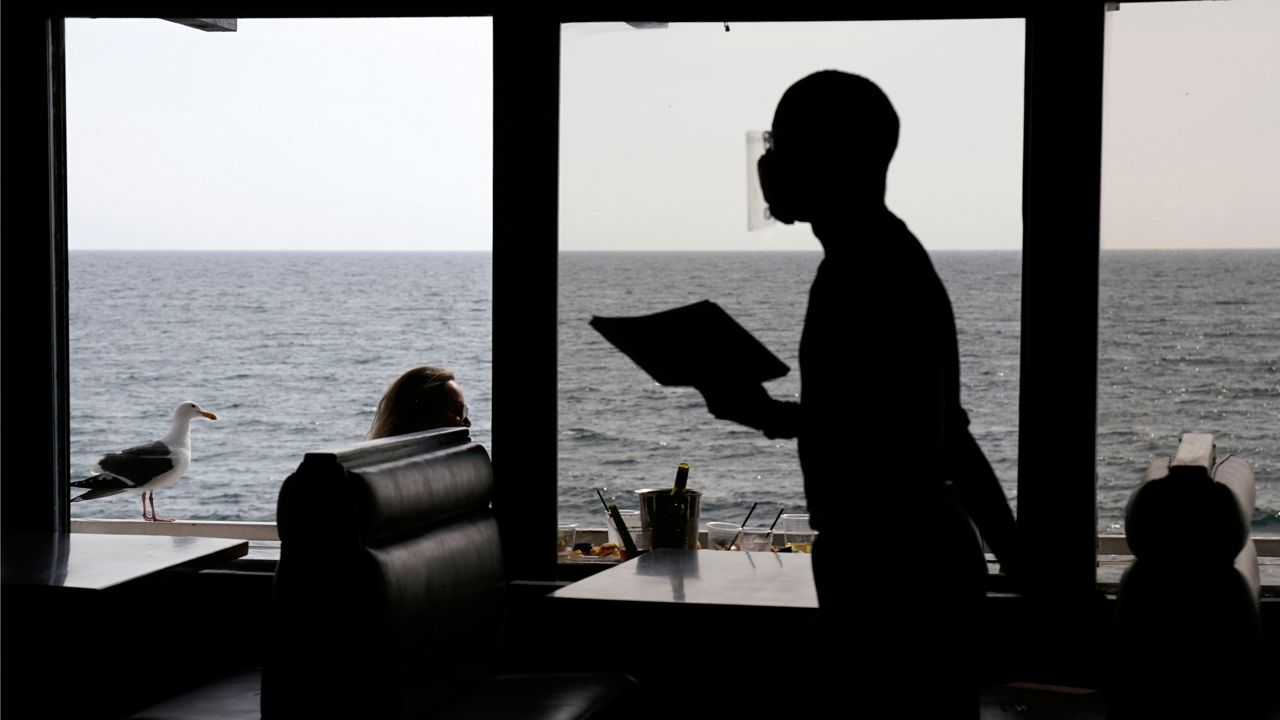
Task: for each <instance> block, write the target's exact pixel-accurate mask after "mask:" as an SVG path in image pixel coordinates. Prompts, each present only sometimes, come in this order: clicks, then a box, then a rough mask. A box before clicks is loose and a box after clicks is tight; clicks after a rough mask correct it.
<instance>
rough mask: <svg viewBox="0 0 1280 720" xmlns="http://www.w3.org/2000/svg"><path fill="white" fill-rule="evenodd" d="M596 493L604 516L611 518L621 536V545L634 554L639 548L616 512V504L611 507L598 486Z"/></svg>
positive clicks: (628, 552) (619, 514)
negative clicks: (602, 506) (602, 507)
mask: <svg viewBox="0 0 1280 720" xmlns="http://www.w3.org/2000/svg"><path fill="white" fill-rule="evenodd" d="M596 495H599V496H600V504H601V505H604V514H605V516H606V517H609V518H612V519H613V524H614V525H616V526H617V528H618V536H619V537H621V538H622V546H623V547H624V548H626V549H627V554H628V555H632V556H634V555H636V554H637V553H638V552H639V550H638V549H637V548H636V542H635V540H632V539H631V531H630V530H629V529H627V523H626V521H625V520H623V519H622V513H620V512H618V506H617V504H614V505H613V507H610V506H609V503H608V502H606V501H605V499H604V493H602V492H600V488H596Z"/></svg>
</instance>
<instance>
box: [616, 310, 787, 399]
mask: <svg viewBox="0 0 1280 720" xmlns="http://www.w3.org/2000/svg"><path fill="white" fill-rule="evenodd" d="M591 327H593V328H595V329H596V331H597V332H599V333H600V334H601V335H603V336H604V337H605V339H606V340H608V341H609V342H611V343H613V344H614V346H616V347H617V348H618V349H619V350H621V351H622V352H623V353H625V354H626V355H627V357H630V358H631V359H632V360H634V361H635V363H636V364H637V365H639V366H640V367H641V368H642V369H643V370H644V371H645V372H647V373H649V375H650V377H652V378H653V379H654V380H656V381H657V382H659V383H661V384H663V385H691V386H695V387H697V386H701V385H709V384H721V383H726V382H728V383H740V382H746V383H763V382H765V381H766V380H773V379H775V378H780V377H782V376H783V375H786V374H787V373H788V372H790V370H791V368H789V367H787V364H786V363H784V362H782V361H781V360H779V359H778V357H777V356H776V355H774V354H773V353H772V352H770V351H769V349H768V348H766V347H765V346H764V345H762V344H760V341H759V340H757V339H756V338H755V336H753V335H752V334H751V333H750V332H747V329H746V328H744V327H742V326H741V325H739V324H738V321H736V320H734V319H733V318H732V317H731V316H730V315H729V313H727V312H725V311H724V308H721V307H720V306H719V305H717V304H715V303H713V302H711V301H710V300H702V301H700V302H696V303H693V304H692V305H685V306H682V307H678V308H672V309H671V310H663V311H662V312H657V313H653V314H652V315H636V316H632V317H600V316H598V315H597V316H593V317H592V318H591Z"/></svg>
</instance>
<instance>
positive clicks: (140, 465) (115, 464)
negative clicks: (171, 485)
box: [71, 440, 174, 490]
mask: <svg viewBox="0 0 1280 720" xmlns="http://www.w3.org/2000/svg"><path fill="white" fill-rule="evenodd" d="M173 468H174V458H173V451H172V449H171V448H170V447H169V446H168V445H165V444H164V443H162V442H160V441H159V440H157V441H155V442H153V443H148V444H146V445H136V446H134V447H131V448H129V449H127V450H121V451H120V452H115V453H109V454H107V455H103V456H102V459H101V460H99V461H98V469H99V470H101V471H102V475H95V476H94V477H92V478H86V479H85V480H80V481H78V482H73V483H71V484H72V485H73V486H75V487H88V488H94V487H97V486H98V485H99V484H100V483H106V482H109V481H108V480H107V479H106V478H110V477H111V476H114V477H115V478H116V479H117V480H122V481H124V482H125V483H132V484H131V485H123V486H117V487H120V489H121V490H128V489H129V488H130V487H141V486H143V485H146V484H147V483H149V482H151V481H152V480H154V479H155V478H156V477H158V476H160V475H163V474H164V473H167V472H169V471H170V470H172V469H173ZM96 478H104V479H103V480H100V481H98V483H95V484H82V483H89V481H91V480H95V479H96ZM113 484H114V483H113ZM103 489H110V488H109V487H104V488H103Z"/></svg>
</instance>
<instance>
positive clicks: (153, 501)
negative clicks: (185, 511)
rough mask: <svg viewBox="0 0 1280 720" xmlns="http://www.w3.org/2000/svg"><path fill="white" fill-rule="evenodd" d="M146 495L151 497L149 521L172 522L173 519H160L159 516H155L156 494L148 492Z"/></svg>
mask: <svg viewBox="0 0 1280 720" xmlns="http://www.w3.org/2000/svg"><path fill="white" fill-rule="evenodd" d="M147 494H148V495H150V496H151V519H152V521H154V522H173V518H162V517H160V516H159V515H156V494H155V493H153V492H149V493H147Z"/></svg>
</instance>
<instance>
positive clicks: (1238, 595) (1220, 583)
mask: <svg viewBox="0 0 1280 720" xmlns="http://www.w3.org/2000/svg"><path fill="white" fill-rule="evenodd" d="M1254 492H1255V488H1254V479H1253V473H1252V471H1250V469H1249V466H1248V465H1247V464H1245V463H1244V462H1243V461H1242V460H1240V459H1238V458H1234V457H1228V458H1226V459H1224V460H1222V461H1221V462H1217V461H1216V460H1215V447H1214V443H1213V436H1212V435H1206V434H1187V435H1184V436H1183V437H1182V441H1181V442H1180V444H1179V445H1178V450H1177V452H1176V453H1174V455H1173V457H1172V458H1169V459H1164V460H1160V461H1157V462H1155V463H1154V464H1152V466H1151V468H1150V470H1148V472H1147V475H1146V478H1145V479H1144V480H1143V482H1142V484H1141V485H1140V486H1139V487H1138V488H1137V489H1136V490H1135V491H1134V492H1133V494H1132V495H1131V496H1130V498H1129V504H1128V507H1127V508H1126V511H1125V525H1126V535H1127V536H1128V541H1129V547H1130V550H1131V551H1132V552H1133V555H1134V562H1133V564H1132V565H1131V566H1130V567H1129V569H1128V570H1127V571H1126V572H1125V574H1124V576H1123V577H1122V578H1121V580H1120V590H1119V595H1118V597H1117V602H1116V621H1117V634H1118V640H1119V643H1118V646H1117V648H1116V659H1117V660H1116V664H1115V682H1114V688H1113V692H1112V700H1111V703H1110V704H1111V712H1110V716H1111V717H1112V718H1116V719H1119V718H1125V719H1126V720H1128V719H1132V718H1169V717H1223V718H1226V717H1230V718H1251V717H1259V716H1260V713H1261V708H1262V703H1263V698H1262V696H1261V694H1260V693H1261V689H1262V688H1263V687H1264V685H1263V683H1262V678H1261V677H1260V675H1259V669H1260V667H1261V665H1262V660H1263V658H1262V648H1261V626H1260V621H1259V589H1260V587H1259V578H1258V555H1257V551H1256V550H1255V548H1254V546H1253V542H1252V540H1251V539H1250V529H1249V527H1250V521H1251V519H1252V515H1253V507H1254Z"/></svg>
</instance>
